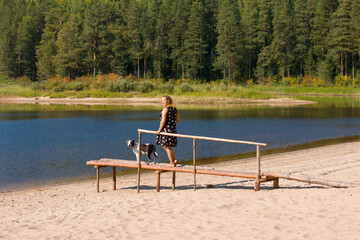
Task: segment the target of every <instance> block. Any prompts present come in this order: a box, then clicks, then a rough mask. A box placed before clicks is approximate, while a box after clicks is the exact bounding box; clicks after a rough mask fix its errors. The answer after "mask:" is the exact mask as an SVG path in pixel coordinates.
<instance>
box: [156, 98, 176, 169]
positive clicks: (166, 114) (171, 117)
mask: <svg viewBox="0 0 360 240" xmlns="http://www.w3.org/2000/svg"><path fill="white" fill-rule="evenodd" d="M161 103H162V105H163V106H164V108H163V110H162V111H161V113H160V126H159V130H158V131H156V133H157V134H158V135H157V137H156V144H158V145H161V146H162V147H163V148H164V149H165V151H166V153H167V155H168V157H169V161H170V164H171V165H173V166H176V164H177V160H175V156H174V152H173V150H172V148H173V147H176V146H177V137H173V136H166V135H159V133H160V132H165V133H176V124H177V123H179V122H180V121H181V118H180V115H179V112H178V111H177V109H176V107H175V106H174V103H173V100H172V99H171V97H170V96H168V95H166V96H163V97H162V98H161Z"/></svg>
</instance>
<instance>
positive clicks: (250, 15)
mask: <svg viewBox="0 0 360 240" xmlns="http://www.w3.org/2000/svg"><path fill="white" fill-rule="evenodd" d="M257 5H258V0H250V1H249V0H245V1H244V2H243V10H242V12H241V18H242V23H243V26H244V32H245V49H246V50H247V53H248V56H249V60H248V66H249V67H248V72H249V74H248V76H249V79H250V78H251V76H252V72H253V62H254V61H255V62H256V58H255V57H254V56H257V51H256V46H257V39H256V36H257V35H258V33H257V31H258V28H257V27H256V26H257V25H258V23H257V22H258V19H259V16H258V9H257V7H256V6H257Z"/></svg>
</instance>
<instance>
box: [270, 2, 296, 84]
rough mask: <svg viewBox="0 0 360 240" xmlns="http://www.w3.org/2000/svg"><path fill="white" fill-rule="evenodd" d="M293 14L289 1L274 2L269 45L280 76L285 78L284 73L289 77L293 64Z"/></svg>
mask: <svg viewBox="0 0 360 240" xmlns="http://www.w3.org/2000/svg"><path fill="white" fill-rule="evenodd" d="M292 16H293V14H292V11H291V5H290V1H289V0H280V1H275V5H274V19H273V26H274V32H273V36H274V39H273V41H272V43H271V45H272V47H271V49H272V54H273V57H274V60H275V62H276V64H277V65H278V66H279V71H280V75H281V76H282V78H284V77H285V72H287V75H288V76H289V75H290V67H291V65H292V62H293V59H294V57H293V52H292V49H293V47H294V44H293V42H294V41H293V32H292V29H293V18H292Z"/></svg>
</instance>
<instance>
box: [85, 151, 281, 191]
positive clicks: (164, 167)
mask: <svg viewBox="0 0 360 240" xmlns="http://www.w3.org/2000/svg"><path fill="white" fill-rule="evenodd" d="M86 164H87V165H89V166H94V167H95V168H96V180H97V192H99V185H100V168H103V167H113V190H116V167H123V168H139V166H140V168H141V169H148V170H154V171H156V173H157V184H156V189H157V191H158V192H159V191H160V174H161V173H163V172H172V173H173V177H172V181H173V182H172V189H173V190H175V172H183V173H194V190H196V180H195V174H208V175H217V176H227V177H240V178H249V179H255V188H254V189H255V190H260V187H259V186H260V183H263V182H267V181H274V183H273V187H274V188H278V187H279V178H276V177H271V176H261V178H260V180H259V181H258V182H257V180H256V178H257V173H252V172H241V171H234V170H225V169H215V168H210V167H196V168H194V167H193V166H190V165H177V166H176V167H174V166H171V165H169V164H165V163H158V164H153V163H151V164H149V165H146V163H145V162H141V164H139V163H138V162H137V161H132V160H120V159H107V158H103V159H100V160H92V161H88V162H86ZM139 180H140V179H139Z"/></svg>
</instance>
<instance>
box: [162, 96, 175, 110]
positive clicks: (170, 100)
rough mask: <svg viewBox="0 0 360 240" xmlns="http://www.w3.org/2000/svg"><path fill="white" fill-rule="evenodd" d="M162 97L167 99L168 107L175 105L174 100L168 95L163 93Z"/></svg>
mask: <svg viewBox="0 0 360 240" xmlns="http://www.w3.org/2000/svg"><path fill="white" fill-rule="evenodd" d="M163 98H165V99H166V101H168V103H169V106H170V107H175V105H174V102H173V100H172V98H171V97H170V96H169V95H164V96H163Z"/></svg>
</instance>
